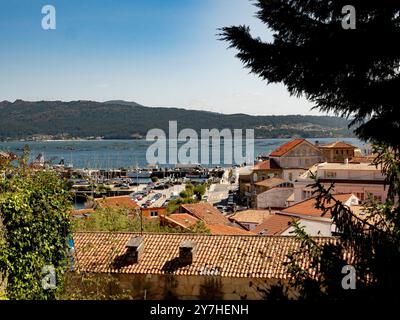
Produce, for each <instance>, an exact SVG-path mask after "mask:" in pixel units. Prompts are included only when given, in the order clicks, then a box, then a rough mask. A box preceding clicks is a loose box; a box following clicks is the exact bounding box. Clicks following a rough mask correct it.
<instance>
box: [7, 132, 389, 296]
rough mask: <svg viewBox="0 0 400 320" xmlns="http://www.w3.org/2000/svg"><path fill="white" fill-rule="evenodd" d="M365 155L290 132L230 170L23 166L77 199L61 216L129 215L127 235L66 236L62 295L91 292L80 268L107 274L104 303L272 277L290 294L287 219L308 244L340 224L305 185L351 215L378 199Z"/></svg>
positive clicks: (376, 175)
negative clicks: (51, 176) (58, 180)
mask: <svg viewBox="0 0 400 320" xmlns="http://www.w3.org/2000/svg"><path fill="white" fill-rule="evenodd" d="M0 155H1V157H2V158H3V159H5V158H10V157H12V155H10V154H7V153H6V152H2V153H1V154H0ZM373 160H374V155H373V154H372V153H371V152H370V151H368V150H360V149H358V148H356V147H355V146H353V145H351V144H348V143H345V142H342V141H336V142H333V143H330V144H320V143H318V142H316V143H311V142H310V141H308V140H305V139H295V140H292V141H289V142H287V143H284V144H283V145H281V146H279V147H278V148H277V149H276V150H274V151H272V152H271V153H270V154H269V155H267V156H260V157H258V159H257V161H255V163H254V164H251V165H250V164H244V165H242V166H234V167H231V168H214V169H209V168H203V167H202V166H200V165H194V164H187V165H185V164H179V165H177V166H176V167H175V168H172V169H166V168H164V169H163V168H158V167H157V166H149V167H148V168H145V169H140V170H139V169H135V170H133V171H132V170H130V169H127V170H125V169H124V170H114V171H103V172H101V171H99V170H89V169H80V170H78V169H74V168H68V167H66V166H62V165H56V166H53V167H49V166H48V165H46V164H45V162H44V161H43V159H37V160H36V161H35V162H33V163H31V164H30V166H31V168H32V169H33V170H53V171H56V172H57V173H58V174H59V176H61V177H63V178H65V179H66V180H67V181H69V183H70V185H71V188H72V189H71V190H72V192H73V194H74V199H75V200H74V201H75V204H77V199H79V200H80V201H82V199H85V200H84V202H83V203H82V204H81V205H80V206H75V209H74V210H73V211H72V212H71V219H72V220H73V221H76V222H78V223H79V224H80V226H85V224H87V223H90V221H93V220H95V219H96V218H97V217H98V216H101V215H106V216H107V215H109V218H107V217H106V219H109V220H110V219H111V221H108V222H107V223H109V224H110V225H112V224H113V221H112V220H113V219H117V218H116V217H117V216H115V215H113V212H119V211H121V212H123V214H124V215H127V216H128V217H131V218H132V219H136V220H137V221H140V227H139V229H134V231H132V229H128V231H126V230H127V229H118V226H117V223H116V227H112V228H111V229H106V230H97V229H85V228H81V229H79V228H78V229H76V230H75V231H74V234H73V235H72V238H71V240H70V250H71V259H72V260H71V261H72V262H71V270H70V272H69V273H68V274H69V277H68V279H69V280H68V283H69V286H67V289H68V290H70V291H71V292H72V294H75V293H76V292H78V291H79V292H80V293H81V294H82V295H83V296H84V297H89V298H90V297H91V296H90V294H91V293H92V292H93V290H94V287H93V286H91V285H89V286H87V285H84V284H83V282H82V275H86V276H87V275H91V276H95V277H97V278H98V279H99V281H100V282H101V281H109V277H111V278H112V281H115V284H113V285H112V287H110V288H109V287H107V286H101V290H103V291H104V290H105V292H103V294H104V296H105V297H108V298H110V297H111V296H113V295H117V296H121V295H126V297H128V298H134V299H168V298H173V297H175V298H180V299H261V298H262V297H263V294H265V290H267V289H268V288H271V286H275V285H278V284H279V285H282V286H284V287H285V288H287V289H288V290H289V291H290V293H289V296H291V297H296V294H298V293H296V291H295V290H294V289H293V288H290V286H289V283H288V279H289V274H288V272H287V270H286V269H285V268H284V267H283V263H284V262H287V254H288V251H290V250H296V248H297V249H298V248H299V246H300V241H299V239H297V238H296V237H295V236H294V224H295V223H296V224H299V225H300V226H301V227H302V228H303V229H304V231H305V232H306V233H307V234H309V235H310V236H312V237H313V238H314V239H315V241H317V242H318V243H325V244H326V243H331V242H332V243H334V242H335V241H338V240H337V236H338V235H340V233H341V230H340V229H338V228H337V227H336V226H335V224H334V223H333V219H332V216H331V215H330V214H329V212H326V211H325V210H323V209H321V208H318V207H317V206H316V199H315V195H314V193H313V192H314V191H315V190H314V189H313V188H312V184H313V183H314V182H315V181H319V182H320V183H321V184H322V185H323V186H326V187H329V186H333V189H332V194H333V197H334V198H335V200H338V201H340V202H341V203H342V204H343V205H344V206H345V207H346V208H348V209H349V210H351V212H353V213H354V214H355V216H356V217H359V218H360V219H363V218H364V217H365V216H366V215H365V212H366V208H365V204H366V202H367V201H368V199H375V200H377V201H385V199H386V197H387V190H386V189H385V185H384V179H385V176H384V175H383V174H382V173H381V170H380V168H379V167H376V166H375V165H374V164H373ZM135 175H136V177H135ZM139 176H140V177H141V178H139ZM149 226H152V228H153V229H151V228H150V227H149ZM154 226H156V227H155V228H154ZM148 230H150V231H148ZM104 231H108V232H104ZM109 231H112V232H109ZM285 270H286V271H285ZM107 279H108V280H107ZM105 288H108V289H107V290H106V289H105ZM96 290H98V288H97V289H96Z"/></svg>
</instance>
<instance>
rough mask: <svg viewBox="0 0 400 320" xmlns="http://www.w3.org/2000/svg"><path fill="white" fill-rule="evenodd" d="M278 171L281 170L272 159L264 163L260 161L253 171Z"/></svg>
mask: <svg viewBox="0 0 400 320" xmlns="http://www.w3.org/2000/svg"><path fill="white" fill-rule="evenodd" d="M274 169H275V170H278V169H281V167H280V166H279V165H278V164H277V163H276V161H275V160H274V159H268V160H265V161H262V162H260V163H257V164H256V165H255V166H254V167H253V170H255V171H257V170H274Z"/></svg>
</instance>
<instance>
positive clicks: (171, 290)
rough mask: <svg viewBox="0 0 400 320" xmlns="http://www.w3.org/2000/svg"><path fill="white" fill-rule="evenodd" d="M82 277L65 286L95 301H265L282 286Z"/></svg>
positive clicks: (153, 277)
mask: <svg viewBox="0 0 400 320" xmlns="http://www.w3.org/2000/svg"><path fill="white" fill-rule="evenodd" d="M81 277H82V275H77V274H72V273H70V274H69V276H68V280H67V285H66V287H67V292H68V293H69V294H72V293H78V292H80V293H81V297H79V295H77V296H75V298H78V299H79V298H82V297H83V298H89V299H93V298H96V297H93V296H91V294H98V295H99V296H98V297H100V298H104V299H110V298H116V299H136V300H137V299H139V300H144V299H147V300H170V299H181V300H197V299H203V300H241V299H249V300H260V299H265V298H266V295H265V293H266V292H267V291H268V290H269V289H270V288H271V287H273V286H276V285H280V284H283V282H281V281H279V280H276V279H258V278H228V277H220V276H177V275H144V274H114V275H104V274H102V275H92V283H91V284H88V282H87V281H84V282H83V281H82V278H81ZM283 288H284V290H287V289H286V288H287V287H286V286H284V287H283ZM272 292H274V294H276V292H280V290H279V289H278V290H273V291H272ZM288 292H289V297H290V298H295V297H296V293H295V292H294V291H293V290H289V291H288ZM98 297H97V298H98ZM271 298H272V297H271Z"/></svg>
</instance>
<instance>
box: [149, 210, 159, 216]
mask: <svg viewBox="0 0 400 320" xmlns="http://www.w3.org/2000/svg"><path fill="white" fill-rule="evenodd" d="M150 216H151V217H157V216H158V212H157V211H150Z"/></svg>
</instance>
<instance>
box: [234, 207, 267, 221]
mask: <svg viewBox="0 0 400 320" xmlns="http://www.w3.org/2000/svg"><path fill="white" fill-rule="evenodd" d="M268 216H269V211H268V210H252V209H250V210H244V211H237V212H236V213H234V214H233V215H231V216H230V217H229V218H230V219H233V220H235V221H238V222H241V223H244V222H248V223H262V222H263V221H264V219H265V218H267V217H268Z"/></svg>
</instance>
